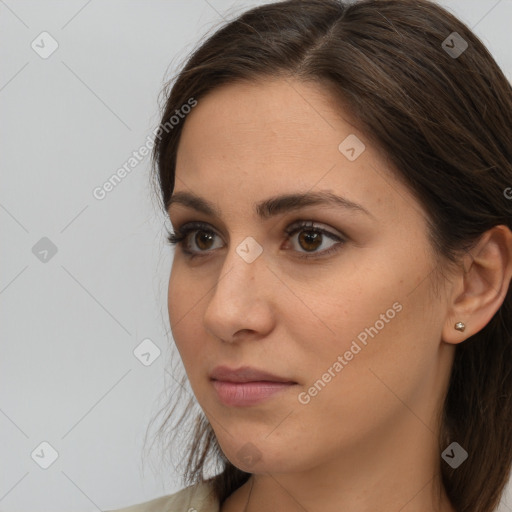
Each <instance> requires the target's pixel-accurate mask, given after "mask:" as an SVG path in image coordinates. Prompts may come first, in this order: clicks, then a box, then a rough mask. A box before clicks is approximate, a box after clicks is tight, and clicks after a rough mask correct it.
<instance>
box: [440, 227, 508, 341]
mask: <svg viewBox="0 0 512 512" xmlns="http://www.w3.org/2000/svg"><path fill="white" fill-rule="evenodd" d="M511 278H512V232H511V231H510V229H509V228H508V227H507V226H505V225H499V226H494V227H493V228H492V229H490V230H488V231H486V232H485V233H484V234H483V235H482V236H481V237H480V239H479V241H478V243H477V244H476V245H475V247H473V249H472V250H471V251H469V252H468V253H467V254H466V255H465V256H464V272H463V273H462V271H461V273H460V275H457V276H456V277H455V281H453V288H452V293H451V296H449V297H448V298H449V300H450V302H449V303H448V306H449V309H448V311H447V317H446V321H445V325H444V327H443V331H442V339H443V341H445V342H446V343H453V344H457V343H461V342H462V341H464V340H466V339H467V338H469V337H470V336H473V334H476V333H477V332H479V331H480V330H482V329H483V328H484V327H485V326H486V325H487V324H488V323H489V322H490V320H491V319H492V317H493V316H494V314H495V313H496V312H497V311H498V309H499V308H500V307H501V305H502V304H503V301H504V300H505V297H506V295H507V291H508V289H509V286H510V280H511ZM457 322H463V323H464V324H465V329H464V331H463V332H461V331H458V330H456V329H455V324H456V323H457Z"/></svg>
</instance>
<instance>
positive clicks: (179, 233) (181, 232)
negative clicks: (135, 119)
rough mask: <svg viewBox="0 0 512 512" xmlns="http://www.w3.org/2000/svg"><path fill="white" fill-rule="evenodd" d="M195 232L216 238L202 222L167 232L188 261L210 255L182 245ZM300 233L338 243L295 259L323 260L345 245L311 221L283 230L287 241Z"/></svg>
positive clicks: (171, 241) (168, 237) (169, 239)
mask: <svg viewBox="0 0 512 512" xmlns="http://www.w3.org/2000/svg"><path fill="white" fill-rule="evenodd" d="M195 231H202V232H204V233H208V234H210V235H215V236H218V235H217V233H215V231H212V230H211V229H210V228H209V227H208V224H205V223H203V222H192V223H190V224H186V225H185V226H181V227H179V228H177V229H176V230H175V232H174V233H170V232H169V233H168V234H167V242H168V243H169V244H171V245H179V246H180V247H181V250H182V252H183V253H184V254H186V255H187V257H188V258H189V259H193V258H196V257H200V258H203V257H206V256H208V255H209V254H208V253H210V252H211V251H199V253H198V252H194V251H190V250H188V249H187V248H186V247H185V246H184V244H183V242H185V241H186V239H187V238H188V236H189V234H190V233H193V232H195ZM300 231H308V232H311V233H317V234H322V235H326V236H327V237H328V238H330V239H332V240H335V241H338V242H339V243H337V244H335V245H333V246H332V247H330V248H329V249H324V250H323V251H321V252H319V253H311V255H310V254H299V255H298V256H297V257H298V258H301V259H312V258H324V257H326V256H328V255H329V254H332V253H334V252H337V251H338V250H339V248H340V246H341V245H343V244H344V243H345V240H344V239H343V238H341V237H339V236H337V235H335V234H334V233H331V232H330V231H327V230H325V229H322V228H319V227H316V226H314V225H313V222H312V221H307V222H306V221H300V222H298V223H294V224H292V225H291V226H290V227H288V228H287V229H285V233H286V234H287V235H288V238H287V240H289V238H290V237H292V236H293V235H295V234H296V233H299V232H300ZM201 253H204V254H201ZM319 254H321V256H318V255H319Z"/></svg>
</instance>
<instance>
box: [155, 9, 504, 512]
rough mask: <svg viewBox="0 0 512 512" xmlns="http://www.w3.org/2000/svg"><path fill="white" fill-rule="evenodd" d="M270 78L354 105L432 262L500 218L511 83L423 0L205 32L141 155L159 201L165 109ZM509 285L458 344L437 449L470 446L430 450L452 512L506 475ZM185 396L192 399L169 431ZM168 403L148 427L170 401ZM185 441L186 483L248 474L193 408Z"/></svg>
mask: <svg viewBox="0 0 512 512" xmlns="http://www.w3.org/2000/svg"><path fill="white" fill-rule="evenodd" d="M454 32H456V33H457V34H454ZM276 77H285V78H286V77H288V78H295V79H299V80H303V81H314V82H316V83H319V84H322V85H324V86H325V87H326V88H328V90H329V91H330V92H331V94H332V98H333V105H339V106H342V107H343V108H344V109H347V110H348V111H349V112H350V113H351V114H352V116H353V118H354V119H356V120H357V122H358V124H359V128H360V129H361V131H362V132H363V133H365V134H366V136H367V137H368V138H369V140H371V142H372V143H373V144H375V145H376V146H378V147H379V148H380V149H381V150H382V152H383V154H384V155H386V157H387V158H388V159H389V161H390V163H391V164H392V168H393V169H394V170H395V172H396V173H397V176H398V177H399V179H401V180H402V182H403V183H404V184H405V185H406V186H407V187H409V188H410V190H411V191H412V192H413V193H414V195H415V197H417V199H418V201H419V202H420V203H421V204H422V205H423V207H424V208H425V209H426V211H427V212H428V219H427V221H428V227H429V235H430V239H431V244H432V248H433V251H434V253H435V254H436V256H437V257H438V258H439V261H440V262H442V263H443V264H446V265H454V266H457V265H459V264H460V256H461V255H463V254H464V252H465V251H467V250H468V249H469V248H470V247H472V246H473V244H474V243H475V241H477V240H478V238H479V237H480V236H481V235H482V234H483V233H484V232H485V231H486V230H488V229H490V228H492V227H494V226H496V225H499V224H504V225H506V226H508V227H509V228H511V229H512V200H510V195H508V194H507V193H506V190H510V189H509V188H508V187H511V186H512V87H511V84H510V83H509V82H508V80H507V79H506V77H505V76H504V74H503V72H502V71H501V70H500V68H499V67H498V65H497V64H496V62H495V60H494V59H493V57H492V56H491V55H490V53H489V52H488V50H487V49H486V48H485V47H484V45H483V44H482V42H481V41H480V40H479V39H478V38H477V37H476V35H475V34H474V33H473V32H472V31H471V30H470V29H469V28H468V27H467V26H466V25H465V24H463V23H462V22H461V21H459V20H458V19H457V18H456V17H454V16H453V15H452V14H450V13H449V12H448V11H447V10H445V9H443V8H441V7H440V6H439V5H437V4H435V3H433V2H431V1H429V0H362V1H360V2H356V3H353V2H352V3H351V4H344V3H342V1H341V0H307V1H303V0H288V1H282V2H276V3H272V4H267V5H263V6H260V7H257V8H253V9H251V10H249V11H247V12H245V13H243V14H242V15H241V16H239V17H238V18H237V19H235V20H234V21H231V22H229V23H227V24H226V25H225V26H223V27H222V28H221V29H219V30H217V31H216V32H215V33H214V34H213V35H211V36H210V37H208V38H207V39H206V41H204V42H203V43H202V44H201V45H200V46H199V47H198V49H196V50H195V51H194V52H193V53H192V55H191V56H190V58H189V59H188V61H187V62H186V64H185V65H184V67H183V68H182V70H181V71H180V72H179V73H178V75H177V76H176V77H175V78H174V79H173V80H171V81H169V82H168V83H167V84H166V86H165V88H164V90H163V94H164V96H165V105H164V106H163V115H162V119H161V123H160V126H159V129H158V132H157V133H156V135H157V138H156V140H155V146H154V150H153V155H152V156H153V164H154V166H155V173H154V175H153V178H154V185H155V187H156V188H157V191H158V194H161V197H160V200H161V206H162V208H163V210H164V211H165V212H167V207H168V203H169V198H170V197H171V195H172V193H173V190H174V182H175V163H176V152H177V148H178V143H179V140H180V134H181V130H182V129H183V125H184V122H185V121H180V122H178V123H176V119H174V120H173V121H172V122H171V121H170V120H171V118H172V116H176V111H177V110H178V111H180V109H182V108H183V106H186V105H191V104H192V103H191V102H199V103H200V101H201V98H203V97H204V96H205V95H206V94H208V93H209V92H211V91H212V90H214V89H216V88H218V87H220V86H222V85H223V84H228V83H234V82H236V81H239V80H255V79H266V78H268V79H270V78H276ZM189 110H190V108H188V107H187V109H185V112H187V111H189ZM181 111H183V110H181ZM180 117H182V116H180ZM507 196H508V197H507ZM441 268H442V266H441V265H440V266H439V269H441ZM439 269H438V270H439ZM511 290H512V289H511V288H509V290H508V293H507V295H506V298H505V300H504V302H503V304H502V306H501V307H500V309H499V310H498V311H497V313H496V314H495V315H494V317H493V318H492V319H491V321H490V322H489V323H488V324H487V325H486V326H485V327H484V328H483V329H482V330H481V331H480V332H478V333H477V334H475V335H473V336H471V337H470V338H469V339H467V340H466V341H464V342H463V343H461V344H459V345H458V346H457V347H456V352H455V360H454V365H453V369H452V374H451V380H450V385H449V389H448V392H447V396H446V398H445V402H444V408H443V411H442V422H441V432H440V436H439V453H440V454H441V452H442V451H443V450H444V449H445V448H446V447H447V446H448V445H449V444H450V443H451V442H452V441H457V442H458V443H459V444H460V445H461V446H463V447H465V448H466V450H467V451H468V452H469V457H468V460H467V461H466V462H465V463H464V464H462V465H461V466H460V467H458V468H457V469H456V470H454V469H451V468H450V467H449V466H448V465H447V464H446V463H444V462H442V460H441V457H440V462H439V463H440V468H439V470H440V472H441V475H442V481H443V484H444V486H445V488H446V491H447V494H448V496H449V498H450V500H451V502H452V504H453V505H454V507H455V508H456V510H457V511H458V512H490V511H492V510H494V509H495V508H496V507H497V505H498V503H499V500H500V497H501V494H502V493H503V490H504V487H505V485H506V483H507V480H508V477H509V472H510V467H511V463H512V435H511V430H510V429H511V425H512V372H511V368H512V291H511ZM193 404H194V399H193V397H191V402H190V405H189V407H187V408H186V410H185V412H184V413H183V415H182V416H181V417H180V419H179V421H178V422H177V424H176V425H175V427H174V429H175V430H176V429H179V428H180V425H181V423H182V421H183V419H184V418H185V417H186V415H187V414H189V413H190V411H191V410H192V408H193ZM174 405H176V404H174ZM167 412H168V414H167V416H166V418H165V419H164V422H163V424H162V427H161V429H160V430H159V435H161V434H164V433H165V432H166V429H167V428H168V427H169V422H170V419H171V418H173V417H174V412H175V407H172V408H167ZM191 439H192V442H191V443H190V445H189V447H188V449H187V450H188V458H187V459H186V468H185V472H184V474H185V477H184V481H185V482H187V483H189V484H193V483H196V482H200V481H204V480H207V479H206V478H205V474H204V469H205V465H206V463H207V461H208V460H211V459H212V458H213V460H214V461H217V463H218V466H220V471H219V472H218V474H217V475H216V476H215V477H214V478H213V483H214V488H215V492H216V495H217V496H218V498H219V500H220V501H221V502H222V501H223V500H224V499H225V498H226V497H227V496H229V495H230V494H231V493H232V492H233V491H234V490H235V489H237V488H238V487H239V486H240V485H242V483H244V482H245V481H246V480H247V479H248V478H249V476H250V474H249V473H245V472H243V471H241V470H239V469H238V468H236V467H235V466H234V465H233V464H231V462H230V461H229V460H227V458H226V457H225V456H224V454H223V453H222V451H221V449H220V447H219V445H218V443H217V440H216V437H215V434H214V432H213V429H212V428H211V425H210V424H209V422H208V420H207V419H206V417H205V416H204V414H203V413H202V412H201V411H198V412H197V414H196V422H195V427H194V431H193V433H192V434H191Z"/></svg>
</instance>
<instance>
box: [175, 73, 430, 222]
mask: <svg viewBox="0 0 512 512" xmlns="http://www.w3.org/2000/svg"><path fill="white" fill-rule="evenodd" d="M347 141H348V142H347ZM347 149H349V150H350V149H354V151H352V152H349V153H347V152H346V150H347ZM347 156H349V157H350V158H348V157H347ZM354 156H355V157H356V158H353V157H354ZM176 178H177V179H176V188H175V192H177V191H184V190H189V191H193V192H194V193H196V194H197V195H201V196H204V197H213V198H214V201H215V202H217V203H218V204H219V205H221V204H222V203H226V202H229V204H230V205H233V207H235V205H236V204H237V202H238V201H243V202H244V203H245V205H246V209H247V210H249V209H250V208H251V207H252V204H253V203H255V202H257V201H258V199H266V198H268V197H271V196H275V195H276V194H278V193H289V192H306V191H311V190H315V189H323V190H331V191H332V192H333V193H336V194H338V195H343V196H344V197H347V198H348V199H350V200H352V201H354V202H357V203H360V204H363V205H372V208H373V210H374V211H375V213H376V214H383V213H384V212H383V211H379V210H387V213H388V214H389V215H394V216H396V215H404V214H410V212H408V210H411V209H413V210H414V209H415V210H417V211H419V213H420V214H423V212H421V209H420V207H419V205H418V204H417V201H416V200H415V199H414V197H413V196H412V195H411V194H410V193H409V191H408V190H406V189H405V187H404V186H403V185H402V184H401V183H399V182H398V181H397V180H396V179H395V178H394V177H393V175H392V174H391V172H390V171H389V169H386V166H385V164H384V162H383V159H382V158H380V157H379V152H378V150H377V149H376V148H373V147H372V145H371V143H370V142H369V140H368V139H367V138H366V137H365V135H364V133H362V132H361V131H360V130H359V129H358V128H357V127H356V125H355V123H354V122H353V121H352V120H351V119H350V116H349V115H348V113H346V112H344V111H343V110H342V109H341V107H340V106H339V105H338V104H337V103H335V101H334V98H333V97H332V96H331V95H330V94H329V93H328V91H327V89H322V88H321V87H320V86H319V85H318V84H313V83H303V82H297V81H291V80H288V79H287V80H284V79H280V80H272V81H266V82H263V81H262V82H258V83H245V82H242V83H235V84H229V85H225V86H222V87H219V88H218V89H216V90H214V91H213V92H211V93H209V94H208V95H206V96H205V97H204V98H201V99H200V100H199V101H198V105H197V106H196V107H195V108H194V110H193V111H192V112H191V113H190V114H189V115H188V117H187V119H186V122H185V125H184V127H183V132H182V135H181V140H180V144H179V148H178V152H177V161H176ZM249 203H251V204H249ZM240 204H241V203H240ZM239 206H240V205H239ZM372 208H368V209H370V210H371V209H372Z"/></svg>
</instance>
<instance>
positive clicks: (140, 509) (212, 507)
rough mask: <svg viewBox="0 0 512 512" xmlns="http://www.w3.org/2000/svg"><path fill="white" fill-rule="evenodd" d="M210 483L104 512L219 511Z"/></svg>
mask: <svg viewBox="0 0 512 512" xmlns="http://www.w3.org/2000/svg"><path fill="white" fill-rule="evenodd" d="M219 510H220V504H219V500H218V499H217V498H216V497H215V495H214V493H213V488H212V486H211V484H208V483H200V484H196V485H191V486H189V487H185V488H184V489H182V490H181V491H178V492H177V493H174V494H170V495H167V496H161V497H160V498H156V499H154V500H151V501H146V502H144V503H139V504H138V505H131V506H129V507H125V508H119V509H115V510H105V511H104V512H219Z"/></svg>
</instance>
